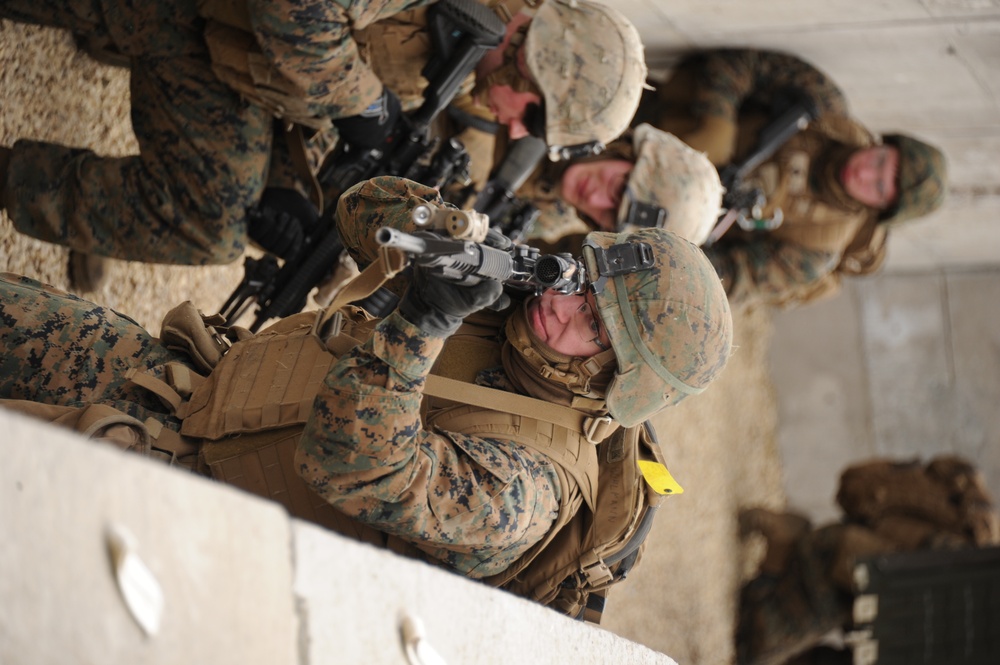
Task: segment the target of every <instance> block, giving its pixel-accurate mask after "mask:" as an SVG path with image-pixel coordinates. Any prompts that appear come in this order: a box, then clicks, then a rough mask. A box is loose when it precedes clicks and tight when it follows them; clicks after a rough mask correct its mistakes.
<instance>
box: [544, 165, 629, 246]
mask: <svg viewBox="0 0 1000 665" xmlns="http://www.w3.org/2000/svg"><path fill="white" fill-rule="evenodd" d="M634 166H635V165H634V164H633V163H632V162H630V161H628V160H625V159H602V160H599V161H594V162H583V163H580V164H574V165H572V166H570V167H569V168H568V169H566V170H565V171H564V172H563V176H562V180H561V181H560V185H561V186H560V191H559V196H560V197H561V198H562V200H563V201H565V202H566V203H568V204H570V205H571V206H573V207H574V208H576V209H577V211H579V212H581V213H583V214H584V215H586V216H587V217H590V218H591V219H592V220H594V221H595V222H596V223H597V227H598V228H599V229H600V230H601V231H614V230H615V226H617V223H618V206H619V205H621V202H622V196H624V194H625V185H626V184H627V183H628V176H629V174H630V173H631V172H632V168H633V167H634Z"/></svg>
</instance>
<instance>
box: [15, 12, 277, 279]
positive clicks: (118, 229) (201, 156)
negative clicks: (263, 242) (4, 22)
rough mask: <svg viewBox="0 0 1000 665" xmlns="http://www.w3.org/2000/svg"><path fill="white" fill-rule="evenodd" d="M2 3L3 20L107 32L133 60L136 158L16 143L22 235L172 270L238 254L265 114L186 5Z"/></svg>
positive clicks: (256, 178) (262, 168)
mask: <svg viewBox="0 0 1000 665" xmlns="http://www.w3.org/2000/svg"><path fill="white" fill-rule="evenodd" d="M105 4H106V3H100V2H96V1H93V2H86V1H85V0H80V1H76V2H70V3H65V2H55V1H53V0H42V1H40V2H35V1H30V2H29V1H26V0H13V1H11V2H5V3H4V4H3V7H2V9H0V16H3V17H4V18H9V19H12V20H16V21H22V22H29V23H37V24H41V25H48V26H53V27H59V28H65V29H68V30H70V31H73V32H76V33H91V34H96V35H97V37H98V38H102V37H107V38H109V39H110V41H111V42H112V43H113V44H114V45H115V47H116V48H117V49H118V50H119V51H121V52H122V53H123V54H124V55H126V56H128V57H129V58H130V60H131V69H132V78H131V101H132V125H133V129H134V130H135V134H136V137H137V139H138V142H139V155H136V156H129V157H120V158H109V157H100V156H98V155H95V154H94V153H93V152H91V151H89V150H83V149H77V148H70V147H66V146H60V145H55V144H49V143H40V142H36V141H26V140H21V141H18V142H17V143H15V144H14V146H13V154H12V159H11V164H10V168H9V169H8V172H7V176H6V181H5V182H4V183H2V186H3V187H4V199H5V201H6V203H7V213H8V215H9V216H10V218H11V220H12V221H13V223H14V226H15V228H17V229H18V230H19V231H21V232H22V233H25V234H28V235H31V236H34V237H36V238H39V239H41V240H46V241H49V242H54V243H58V244H62V245H66V246H68V247H72V248H73V249H77V250H80V251H82V252H86V253H94V254H102V255H106V256H113V257H116V258H121V259H128V260H137V261H148V262H158V263H178V264H210V263H226V262H230V261H233V260H236V259H237V258H239V257H240V256H241V255H242V253H243V248H244V244H245V238H246V228H245V223H246V222H245V214H246V209H247V207H248V206H251V205H254V204H255V203H256V201H257V200H258V198H259V196H260V192H261V190H262V188H263V186H264V182H263V178H264V174H265V173H266V168H267V162H268V159H269V154H270V149H271V121H272V119H271V116H270V114H268V113H266V112H265V111H263V110H262V109H259V108H257V107H255V106H252V105H249V104H247V103H245V102H243V101H242V100H241V99H240V98H239V97H238V96H237V95H236V94H235V93H234V92H232V91H231V90H230V89H229V88H227V87H226V86H225V85H223V84H222V83H221V82H219V81H218V80H217V79H215V77H214V76H213V75H212V73H211V69H210V65H209V62H208V55H207V52H206V50H205V46H204V43H203V41H202V39H201V30H202V26H203V21H202V20H201V19H200V18H199V17H198V15H197V11H196V7H195V1H194V0H180V1H179V2H148V3H138V4H135V5H133V4H132V3H125V2H122V3H120V5H114V3H108V4H111V6H112V7H113V8H114V10H115V11H114V12H112V11H105V9H106V7H105Z"/></svg>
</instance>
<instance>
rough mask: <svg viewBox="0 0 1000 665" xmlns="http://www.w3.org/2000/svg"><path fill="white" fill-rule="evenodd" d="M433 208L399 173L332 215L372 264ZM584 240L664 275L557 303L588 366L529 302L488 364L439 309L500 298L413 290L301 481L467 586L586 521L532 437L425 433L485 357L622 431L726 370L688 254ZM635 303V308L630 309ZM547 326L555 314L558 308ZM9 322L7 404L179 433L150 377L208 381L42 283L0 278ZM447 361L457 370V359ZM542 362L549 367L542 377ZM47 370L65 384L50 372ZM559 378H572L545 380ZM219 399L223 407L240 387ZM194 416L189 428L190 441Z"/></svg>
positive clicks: (382, 327)
mask: <svg viewBox="0 0 1000 665" xmlns="http://www.w3.org/2000/svg"><path fill="white" fill-rule="evenodd" d="M423 202H431V203H434V204H440V197H439V196H438V194H437V193H436V192H435V191H434V190H432V189H430V188H427V187H425V186H422V185H418V184H416V183H412V182H409V181H403V180H401V179H398V178H376V179H373V180H372V181H369V182H366V183H363V184H362V185H360V186H358V187H355V188H353V189H352V190H350V191H349V192H348V193H347V194H346V195H345V196H344V197H342V199H341V201H340V207H339V211H338V223H339V224H340V227H341V231H342V235H343V238H344V241H345V244H346V246H347V247H349V248H351V249H352V251H353V252H354V253H355V258H356V259H357V260H358V261H359V263H360V264H362V265H364V264H365V263H366V262H367V260H366V259H370V258H371V257H372V256H373V254H374V249H375V241H374V236H375V233H376V231H377V230H378V229H379V228H381V227H382V226H393V227H396V228H401V229H408V230H413V229H414V226H413V223H412V220H411V212H412V210H413V208H414V207H415V206H416V205H418V204H420V203H423ZM590 240H591V241H592V242H593V243H595V246H597V247H603V248H609V247H611V246H613V245H616V244H619V243H629V242H638V241H642V242H648V243H649V244H650V247H651V250H652V255H653V257H654V259H655V262H654V264H653V265H652V266H648V267H647V269H646V270H643V271H640V272H637V273H634V274H627V275H618V276H615V277H611V278H609V279H608V283H607V285H606V288H605V289H603V290H602V291H601V292H600V293H597V294H595V295H594V300H593V302H592V304H591V307H585V306H584V304H583V303H584V302H585V299H584V296H581V295H566V296H555V297H556V298H563V299H569V300H562V301H561V302H562V303H564V304H565V303H569V304H570V305H571V308H570V309H568V310H561V311H562V313H563V314H569V317H570V318H569V319H567V321H568V322H569V323H567V325H573V326H578V328H574V329H573V330H574V331H577V332H579V331H583V332H584V333H585V336H586V340H584V339H583V337H581V341H579V343H580V344H583V345H587V346H586V349H587V351H586V352H585V353H582V355H581V356H579V357H570V356H566V355H565V354H561V353H558V352H557V351H556V350H554V349H552V348H548V347H547V346H546V345H544V344H539V343H538V340H537V335H536V338H535V339H534V340H533V339H532V335H533V334H535V333H532V332H530V330H531V329H532V325H531V324H530V323H528V319H527V317H528V314H527V312H528V304H527V303H525V304H523V306H521V305H519V306H515V307H514V308H513V310H512V311H511V312H507V313H504V314H502V315H500V314H486V315H484V316H485V317H486V319H487V322H488V321H490V320H492V321H493V324H492V325H494V326H496V325H497V321H499V322H500V323H501V324H502V327H503V329H504V330H505V331H507V332H508V336H509V337H510V338H511V339H514V340H527V344H526V346H524V347H522V346H516V348H515V344H514V343H513V342H512V343H511V344H504V345H503V348H502V349H501V348H497V346H498V345H497V344H496V339H497V334H498V331H497V330H496V329H495V328H494V330H493V331H492V332H491V333H488V334H486V335H485V336H482V335H476V336H475V337H477V339H479V340H483V339H492V340H493V342H492V343H491V346H489V347H488V348H487V351H488V352H485V353H483V352H482V350H483V347H481V346H480V347H478V349H479V351H478V352H476V353H475V354H473V355H471V356H470V355H462V347H463V346H464V345H463V342H464V340H463V339H462V338H463V337H464V336H465V335H463V334H461V333H460V334H457V335H456V334H455V333H456V330H457V329H459V328H461V324H462V318H461V315H460V314H455V313H451V311H452V310H448V309H441V308H442V307H444V305H443V304H442V303H445V302H452V303H454V302H459V303H460V305H457V307H459V308H460V309H467V310H469V311H472V310H474V309H477V308H479V307H481V306H483V305H484V304H486V303H489V302H492V301H493V300H494V299H495V298H496V297H497V295H499V292H500V288H499V285H498V284H497V283H495V282H489V281H485V282H482V283H480V284H479V285H476V286H472V287H469V286H455V285H448V284H445V283H444V282H441V281H440V280H436V279H428V280H427V282H425V283H423V286H420V287H414V288H413V289H411V290H410V292H409V293H408V295H407V296H406V297H404V299H403V301H402V303H401V305H400V307H399V309H397V310H396V311H395V312H393V313H392V314H390V315H389V316H388V317H386V318H385V319H383V320H381V321H378V322H369V323H370V326H369V327H368V328H367V330H370V333H369V334H368V335H367V336H366V337H365V338H364V339H363V340H362V341H361V343H360V344H357V345H355V346H353V347H352V348H350V349H349V350H346V352H344V353H343V355H342V356H341V357H340V358H339V360H337V361H336V362H334V363H333V364H332V366H330V368H329V370H328V371H327V372H326V374H325V376H324V377H322V378H321V385H320V386H319V388H318V393H317V394H316V397H315V400H314V401H313V402H312V408H311V410H310V411H309V412H308V414H307V417H306V420H305V427H304V430H303V432H302V435H301V438H300V439H299V442H298V456H297V461H298V463H299V467H300V473H301V475H302V476H303V478H305V479H306V480H307V481H308V482H309V483H310V485H311V486H312V487H313V488H314V489H315V490H316V491H317V492H318V493H319V494H320V495H321V496H322V497H324V498H325V499H326V500H327V501H329V502H330V503H331V504H333V505H334V506H335V507H336V508H337V509H338V510H340V511H341V512H343V513H344V514H346V515H348V516H350V517H352V518H354V519H356V520H358V521H360V522H362V523H364V524H366V525H369V526H372V527H374V528H376V529H378V530H380V531H381V532H382V533H385V534H389V535H391V536H395V537H398V538H399V539H401V540H402V541H403V542H405V543H409V544H410V546H411V549H412V550H414V551H410V553H411V554H413V555H415V556H420V557H422V558H424V559H427V560H429V561H432V562H435V563H437V564H439V565H443V566H445V567H447V568H449V569H451V570H454V571H457V572H460V573H462V574H464V575H467V576H470V577H476V578H479V577H485V576H489V575H493V574H496V573H499V572H501V571H503V570H504V569H505V568H507V567H508V566H510V565H511V563H512V562H514V561H515V560H517V559H518V558H519V557H521V555H523V554H524V553H525V552H526V551H528V550H529V549H530V548H531V547H532V546H533V545H536V544H537V543H538V542H539V541H541V540H542V538H543V537H544V536H545V535H546V534H547V533H548V532H549V531H550V530H551V529H552V525H553V522H554V520H555V519H556V517H557V515H558V514H560V512H561V509H562V506H563V505H565V504H567V502H569V504H570V505H574V506H575V508H579V506H580V503H581V501H582V499H581V492H582V490H580V488H579V486H578V485H577V484H576V483H575V482H570V481H569V480H568V479H567V477H566V476H565V474H562V475H560V473H559V472H558V470H557V468H556V465H555V464H554V463H553V462H552V461H551V460H550V459H549V458H548V457H547V456H546V455H545V454H544V453H542V452H540V451H539V450H538V449H536V448H535V447H532V446H528V445H524V444H523V443H521V442H520V440H521V437H524V436H531V434H530V433H529V430H527V429H526V431H522V432H513V433H508V432H506V431H505V430H498V431H497V432H496V433H492V434H491V433H488V432H486V433H484V432H479V431H478V430H477V423H478V422H479V421H480V420H481V418H472V419H471V420H472V422H466V423H465V425H464V426H462V427H459V426H455V427H451V428H449V427H447V426H446V424H447V423H448V422H449V421H447V420H441V419H438V420H435V421H433V422H434V423H438V424H437V425H435V424H428V423H426V422H425V421H424V419H423V418H422V414H421V401H422V399H423V398H424V394H423V393H424V389H425V384H426V381H427V377H428V375H429V374H430V373H431V371H432V368H433V369H434V370H435V371H436V372H438V373H440V374H441V375H443V376H449V375H452V370H453V369H454V368H456V367H457V368H458V369H459V370H461V371H462V372H464V373H465V374H466V376H467V375H468V374H469V372H470V370H469V367H468V366H467V363H466V362H465V360H467V359H468V358H470V357H474V358H475V360H476V363H477V364H476V365H475V366H474V367H473V370H472V372H471V374H472V378H470V380H475V381H477V382H479V383H482V384H485V385H488V386H489V387H493V388H498V389H501V390H505V391H511V392H519V393H524V394H527V395H531V396H533V397H536V398H538V399H544V400H546V401H547V402H555V403H558V404H566V405H568V404H573V405H575V406H578V407H579V408H582V409H585V410H587V412H588V413H589V412H591V411H592V412H593V414H594V415H595V416H601V415H608V416H609V417H608V418H603V419H602V421H606V423H607V424H608V426H610V427H612V428H613V427H617V426H619V425H620V426H624V427H635V426H638V425H640V424H641V423H642V422H643V421H644V420H646V419H647V418H649V417H650V416H652V415H653V414H654V413H656V412H658V411H659V410H661V409H662V408H664V407H665V406H669V405H671V404H675V403H677V402H679V401H680V400H681V399H684V398H685V397H686V396H687V395H690V394H697V393H699V392H701V391H703V390H704V389H705V387H706V386H707V385H708V384H709V383H710V382H711V381H712V380H714V378H715V377H716V376H718V374H719V373H720V372H721V371H722V369H723V367H724V366H725V364H726V361H727V360H728V357H729V353H730V348H731V341H732V320H731V317H730V313H729V309H728V304H727V301H726V298H725V294H724V293H723V291H722V289H721V286H720V285H719V283H718V279H717V277H716V275H715V273H714V271H713V269H712V267H711V265H710V264H709V263H708V262H707V261H706V260H705V258H704V256H703V255H702V254H701V253H700V251H699V250H698V249H697V248H696V247H695V246H694V245H691V244H690V243H687V242H685V241H683V240H682V239H680V238H678V237H676V236H674V235H673V234H670V233H668V232H665V231H662V230H658V229H652V230H650V229H647V230H643V231H640V232H637V233H635V234H623V235H621V236H617V235H614V234H595V235H593V236H592V237H591V238H590ZM435 284H436V285H437V286H436V287H435V286H434V285H435ZM435 288H436V289H437V291H433V289H435ZM623 301H624V302H625V303H628V304H627V306H626V307H624V308H623V306H622V302H623ZM408 303H409V304H408ZM430 303H434V304H430ZM595 311H596V312H597V316H599V317H600V319H601V322H600V325H602V326H603V328H604V331H603V335H605V337H604V341H603V342H601V343H602V344H604V346H605V347H606V348H605V349H604V350H602V348H601V345H600V344H598V342H597V341H594V339H591V338H590V336H591V335H597V337H598V338H599V337H600V334H599V333H601V332H602V331H600V330H599V331H598V332H597V333H595V332H594V331H593V328H594V327H596V326H598V325H599V324H598V322H597V321H596V320H595V319H594V318H593V317H594V312H595ZM550 316H557V314H556V313H555V311H554V310H553V312H552V313H551V314H550ZM559 316H561V315H559ZM310 317H314V315H313V314H310V313H302V314H299V315H296V316H295V317H289V319H286V320H284V321H282V322H279V324H277V325H278V326H281V327H282V328H281V331H279V332H275V333H273V334H274V335H277V336H279V337H278V339H279V341H280V340H281V339H282V338H280V335H281V334H284V332H285V331H288V330H292V329H294V327H295V326H298V325H299V322H301V321H302V320H305V319H310ZM498 317H499V318H498ZM0 327H2V332H0V334H2V335H3V337H2V338H0V339H2V340H3V342H4V345H3V347H2V352H0V364H2V367H3V368H4V371H5V372H6V375H7V376H10V377H22V376H25V377H28V378H26V379H11V380H9V381H8V382H7V383H4V384H3V387H4V390H3V392H0V397H3V398H7V399H17V400H35V401H39V402H43V403H45V404H53V405H58V406H62V407H67V408H71V407H74V406H78V405H80V404H81V403H83V402H98V403H103V402H108V403H110V404H113V405H115V406H118V407H119V408H120V409H121V410H122V411H124V412H125V413H127V414H132V415H134V417H135V418H136V419H137V420H139V421H145V422H146V424H147V425H150V424H151V423H150V421H149V419H150V418H151V419H152V421H153V423H160V424H163V425H165V427H166V429H169V430H171V431H175V430H177V429H178V421H179V420H180V419H181V416H177V415H174V414H175V413H180V411H176V412H175V411H174V409H172V408H168V407H166V406H163V405H159V406H157V403H156V399H155V398H151V396H150V395H149V394H146V393H144V391H143V389H142V388H139V387H138V385H137V384H142V385H143V386H149V385H153V384H151V383H150V382H149V381H147V379H146V377H151V378H152V379H159V380H162V381H165V382H166V383H170V384H171V385H173V384H176V383H178V382H177V381H176V380H175V379H176V376H175V375H181V374H183V373H184V372H181V371H179V370H180V369H184V370H185V371H187V372H192V373H197V372H198V371H200V370H199V366H198V364H197V363H196V362H194V361H193V360H192V359H189V358H186V357H184V356H182V355H180V354H178V353H174V352H172V351H170V350H168V349H165V348H163V344H162V343H160V342H158V341H157V340H154V339H152V338H151V337H150V336H149V335H148V334H147V333H146V332H145V331H144V330H142V329H141V328H140V327H139V326H137V325H135V324H134V323H132V322H130V321H128V320H127V319H126V318H124V317H121V316H120V315H116V314H114V313H113V312H110V311H108V310H105V309H103V308H100V307H97V306H95V305H93V304H92V303H87V302H86V301H83V300H80V299H78V298H73V297H71V296H67V295H65V294H60V293H57V292H54V291H53V290H51V289H46V288H43V287H40V286H39V285H37V284H36V283H33V282H31V281H30V280H24V279H20V280H18V279H13V280H12V279H7V280H4V281H0ZM544 330H545V331H548V332H549V333H551V332H552V331H553V330H554V328H553V327H552V326H551V325H550V326H549V327H546V328H544ZM269 334H272V333H270V332H268V331H264V332H263V333H261V335H259V336H257V337H255V338H253V339H252V340H246V342H245V343H244V346H242V347H241V346H240V344H241V343H240V342H237V343H236V344H234V346H233V347H232V348H231V349H230V350H229V352H228V354H227V355H226V358H224V359H223V361H225V360H226V359H228V358H230V357H234V354H235V353H237V352H238V350H239V349H240V348H251V347H249V346H246V345H247V344H250V343H252V342H254V341H255V340H259V339H263V340H265V341H266V339H267V335H269ZM336 339H339V337H338V338H336ZM319 343H320V344H322V342H319ZM553 343H554V342H553ZM609 344H610V345H611V346H610V347H608V345H609ZM446 345H448V346H447V349H446ZM465 348H468V347H467V346H466V347H465ZM532 350H533V351H532ZM442 352H443V355H442ZM452 356H458V357H459V358H458V359H459V362H449V360H452V358H451V357H452ZM540 359H541V360H542V361H543V365H544V366H545V370H546V371H543V370H542V368H541V367H539V366H538V365H537V362H538V361H539V360H540ZM491 361H492V362H495V363H498V364H497V365H496V366H492V365H491V364H490V363H491ZM589 361H593V362H589ZM532 363H536V364H532ZM292 364H293V365H294V363H292ZM595 365H596V366H595ZM282 366H283V367H284V366H285V365H282ZM49 367H52V368H55V369H57V370H59V372H58V374H59V376H53V377H48V376H47V375H48V374H50V373H51V372H47V371H46V369H47V368H49ZM218 367H219V368H222V367H223V364H220V365H219V366H218ZM132 369H135V370H136V371H129V370H132ZM264 369H265V370H267V369H268V368H264ZM306 369H307V370H309V369H310V368H306ZM480 370H481V371H480ZM584 370H587V371H584ZM310 371H311V370H310ZM581 372H583V373H582V374H581ZM217 373H218V372H213V374H212V376H211V377H209V378H210V379H211V378H212V377H215V376H216V374H217ZM272 373H273V372H272ZM279 373H280V372H279ZM553 373H554V374H555V375H556V377H557V379H560V380H556V381H547V380H544V378H543V377H544V376H552V375H553ZM270 375H271V373H269V371H260V372H256V373H255V377H257V376H270ZM581 379H582V380H581ZM219 380H220V381H221V380H222V379H219ZM188 383H189V387H188V391H189V393H190V382H188ZM211 385H213V386H214V385H218V384H211ZM178 390H179V388H178ZM195 392H196V393H197V388H196V389H195ZM220 392H221V393H223V394H221V395H219V397H220V398H221V399H222V400H225V399H226V398H227V395H228V392H227V391H220ZM264 392H268V391H264ZM158 394H159V393H158ZM213 394H214V393H213ZM208 397H212V395H209V396H208ZM195 401H197V398H196V397H192V398H191V402H195ZM581 404H582V405H584V406H580V405H581ZM5 405H10V403H9V402H6V403H5ZM21 406H23V405H21ZM175 406H176V405H175ZM225 406H226V404H225V403H224V402H223V407H224V408H223V411H224V412H225V413H226V419H227V420H228V419H229V417H230V411H229V410H228V409H227V408H225ZM548 407H549V408H551V405H548ZM194 415H197V413H195V414H194ZM194 415H192V414H190V413H188V414H186V415H183V418H184V423H183V424H182V425H181V427H180V431H181V432H182V433H185V432H187V431H188V430H187V429H185V428H186V427H187V426H188V424H189V423H190V422H191V419H192V418H193V417H194ZM442 417H443V416H442ZM526 427H527V426H526ZM530 431H534V430H530ZM541 431H542V430H541V429H539V430H538V432H539V434H538V435H539V436H541V434H540V433H541ZM153 436H154V438H155V433H154V434H153ZM588 449H589V450H592V449H593V446H588ZM568 493H572V497H569V496H567V494H568ZM571 499H572V500H571Z"/></svg>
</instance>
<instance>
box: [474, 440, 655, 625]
mask: <svg viewBox="0 0 1000 665" xmlns="http://www.w3.org/2000/svg"><path fill="white" fill-rule="evenodd" d="M597 456H598V468H599V478H600V483H599V485H598V488H597V498H596V506H595V507H594V509H593V510H592V511H591V510H590V509H589V508H588V507H586V506H585V507H583V508H581V509H580V510H579V511H578V512H577V513H576V514H575V515H573V516H572V518H571V519H570V520H569V521H568V522H567V523H566V524H565V525H564V526H563V527H562V528H561V529H559V530H558V532H557V533H556V534H555V535H554V537H552V538H551V540H549V541H548V542H546V543H542V544H540V546H536V548H533V549H532V550H531V551H529V552H528V553H527V554H525V556H524V557H522V559H521V560H520V561H519V562H516V563H515V564H514V565H513V566H511V567H510V568H509V569H508V570H506V571H505V572H504V573H502V574H501V575H497V576H495V577H494V578H490V579H488V580H486V581H487V582H489V583H491V584H495V585H497V586H500V587H502V588H504V589H507V590H508V591H511V592H513V593H516V594H517V595H520V596H524V597H526V598H530V599H531V600H534V601H536V602H539V603H541V604H543V605H548V606H549V607H551V608H552V609H555V610H557V611H560V612H562V613H564V614H567V615H569V616H571V617H575V618H578V619H584V620H586V621H590V622H593V623H599V622H600V618H601V614H602V612H603V611H604V602H605V597H606V594H607V591H608V589H609V588H610V587H611V586H613V585H614V584H616V583H618V582H620V581H621V580H623V579H624V578H625V575H626V574H627V573H628V571H629V570H631V569H632V568H633V567H634V565H635V564H636V563H638V561H639V558H640V556H641V553H642V548H643V543H644V541H645V537H646V535H647V534H648V532H649V529H650V528H651V526H652V519H653V516H654V515H655V510H656V508H657V507H658V506H659V504H660V503H661V502H662V501H663V498H664V497H663V495H661V494H660V493H658V492H657V491H656V490H654V489H653V488H652V487H651V486H650V485H649V484H648V483H647V482H646V480H645V479H644V477H643V474H642V473H641V472H640V470H639V467H638V461H639V460H649V461H652V462H656V463H658V464H662V463H663V457H662V453H661V452H660V449H659V445H658V444H657V443H656V440H655V437H654V435H653V432H652V428H651V426H649V425H648V423H647V424H645V425H643V426H639V427H633V428H629V429H619V430H618V431H616V432H615V433H614V434H612V435H611V437H609V438H608V439H607V440H605V441H603V442H602V443H601V444H600V445H598V446H597Z"/></svg>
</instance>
